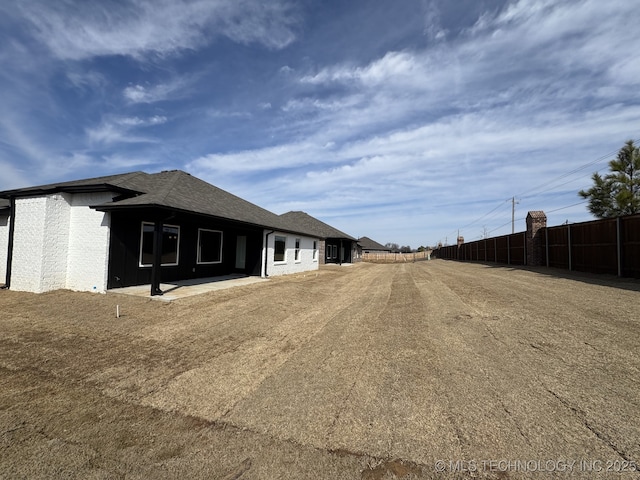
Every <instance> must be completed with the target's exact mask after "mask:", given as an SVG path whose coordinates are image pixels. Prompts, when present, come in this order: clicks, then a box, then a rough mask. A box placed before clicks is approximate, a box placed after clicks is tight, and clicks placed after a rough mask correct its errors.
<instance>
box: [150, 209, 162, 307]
mask: <svg viewBox="0 0 640 480" xmlns="http://www.w3.org/2000/svg"><path fill="white" fill-rule="evenodd" d="M161 265H162V222H161V221H160V220H156V221H155V223H154V224H153V263H152V266H151V296H152V297H153V296H155V295H162V290H160V277H161V275H160V273H161V268H162V267H161Z"/></svg>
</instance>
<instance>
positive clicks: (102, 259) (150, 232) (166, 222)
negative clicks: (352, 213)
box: [0, 170, 320, 294]
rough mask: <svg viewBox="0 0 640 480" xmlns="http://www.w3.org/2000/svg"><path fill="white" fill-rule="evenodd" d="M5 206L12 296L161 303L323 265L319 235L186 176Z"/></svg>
mask: <svg viewBox="0 0 640 480" xmlns="http://www.w3.org/2000/svg"><path fill="white" fill-rule="evenodd" d="M0 201H1V202H2V203H0V265H3V267H2V268H3V270H2V271H1V273H4V276H3V277H2V278H6V281H5V283H6V286H7V287H9V288H11V289H12V290H21V291H30V292H45V291H48V290H55V289H59V288H67V289H71V290H80V291H95V292H104V291H106V290H107V289H111V288H117V287H125V286H131V285H144V284H151V293H152V294H161V293H162V292H160V289H159V286H160V281H161V280H162V281H163V282H169V281H176V280H184V279H191V278H205V277H213V276H219V275H227V274H230V273H234V272H237V273H242V274H246V275H260V276H264V277H266V276H273V275H282V274H287V273H297V272H303V271H308V270H316V269H317V268H318V264H319V261H318V255H319V252H318V245H319V241H320V239H319V237H318V236H317V235H314V234H313V233H309V232H308V231H307V230H306V229H305V228H304V227H303V226H302V227H301V226H298V225H295V224H294V223H292V222H289V221H288V220H287V219H286V218H283V217H280V216H278V215H276V214H274V213H272V212H269V211H268V210H265V209H263V208H261V207H258V206H257V205H254V204H252V203H250V202H248V201H246V200H243V199H241V198H239V197H237V196H235V195H232V194H231V193H229V192H226V191H224V190H222V189H220V188H217V187H215V186H213V185H211V184H209V183H207V182H205V181H203V180H200V179H198V178H196V177H194V176H191V175H189V174H188V173H185V172H182V171H179V170H172V171H164V172H160V173H155V174H149V173H145V172H132V173H125V174H120V175H112V176H106V177H98V178H90V179H84V180H76V181H70V182H63V183H56V184H51V185H44V186H38V187H29V188H21V189H16V190H8V191H3V192H0ZM1 281H2V280H0V282H1Z"/></svg>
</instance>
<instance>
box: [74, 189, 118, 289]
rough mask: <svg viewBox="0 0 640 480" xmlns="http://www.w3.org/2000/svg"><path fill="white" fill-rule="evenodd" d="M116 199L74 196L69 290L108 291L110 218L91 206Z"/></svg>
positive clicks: (110, 195) (99, 195)
mask: <svg viewBox="0 0 640 480" xmlns="http://www.w3.org/2000/svg"><path fill="white" fill-rule="evenodd" d="M112 197H113V195H112V194H111V193H108V192H101V193H82V194H75V195H73V197H72V199H71V212H70V219H69V220H70V221H69V248H68V259H67V271H66V285H65V288H69V289H71V290H82V291H93V292H104V291H106V289H107V269H108V264H109V228H110V216H109V213H105V212H98V211H96V210H93V209H91V208H89V206H90V205H99V204H101V203H106V202H108V201H110V200H111V198H112Z"/></svg>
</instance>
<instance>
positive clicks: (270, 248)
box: [262, 230, 320, 277]
mask: <svg viewBox="0 0 640 480" xmlns="http://www.w3.org/2000/svg"><path fill="white" fill-rule="evenodd" d="M267 232H270V230H266V231H265V233H264V234H266V233H267ZM276 235H277V236H280V237H286V238H287V242H286V253H285V262H274V260H273V256H274V243H275V237H276ZM296 238H299V239H300V257H299V261H297V262H296V261H295V240H296ZM314 241H315V242H316V245H317V248H319V247H320V241H319V240H318V239H317V238H310V237H303V236H301V235H295V234H292V233H282V232H274V233H271V234H270V235H269V239H268V243H267V252H266V254H267V272H266V274H267V275H268V276H270V277H275V276H277V275H286V274H290V273H301V272H308V271H311V270H317V269H318V268H319V267H318V264H319V261H318V258H319V254H317V257H316V259H315V260H314V258H313V242H314ZM262 276H265V272H264V252H263V257H262Z"/></svg>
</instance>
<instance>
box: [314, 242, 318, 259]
mask: <svg viewBox="0 0 640 480" xmlns="http://www.w3.org/2000/svg"><path fill="white" fill-rule="evenodd" d="M313 261H314V262H317V261H318V242H317V241H316V240H314V241H313Z"/></svg>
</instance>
